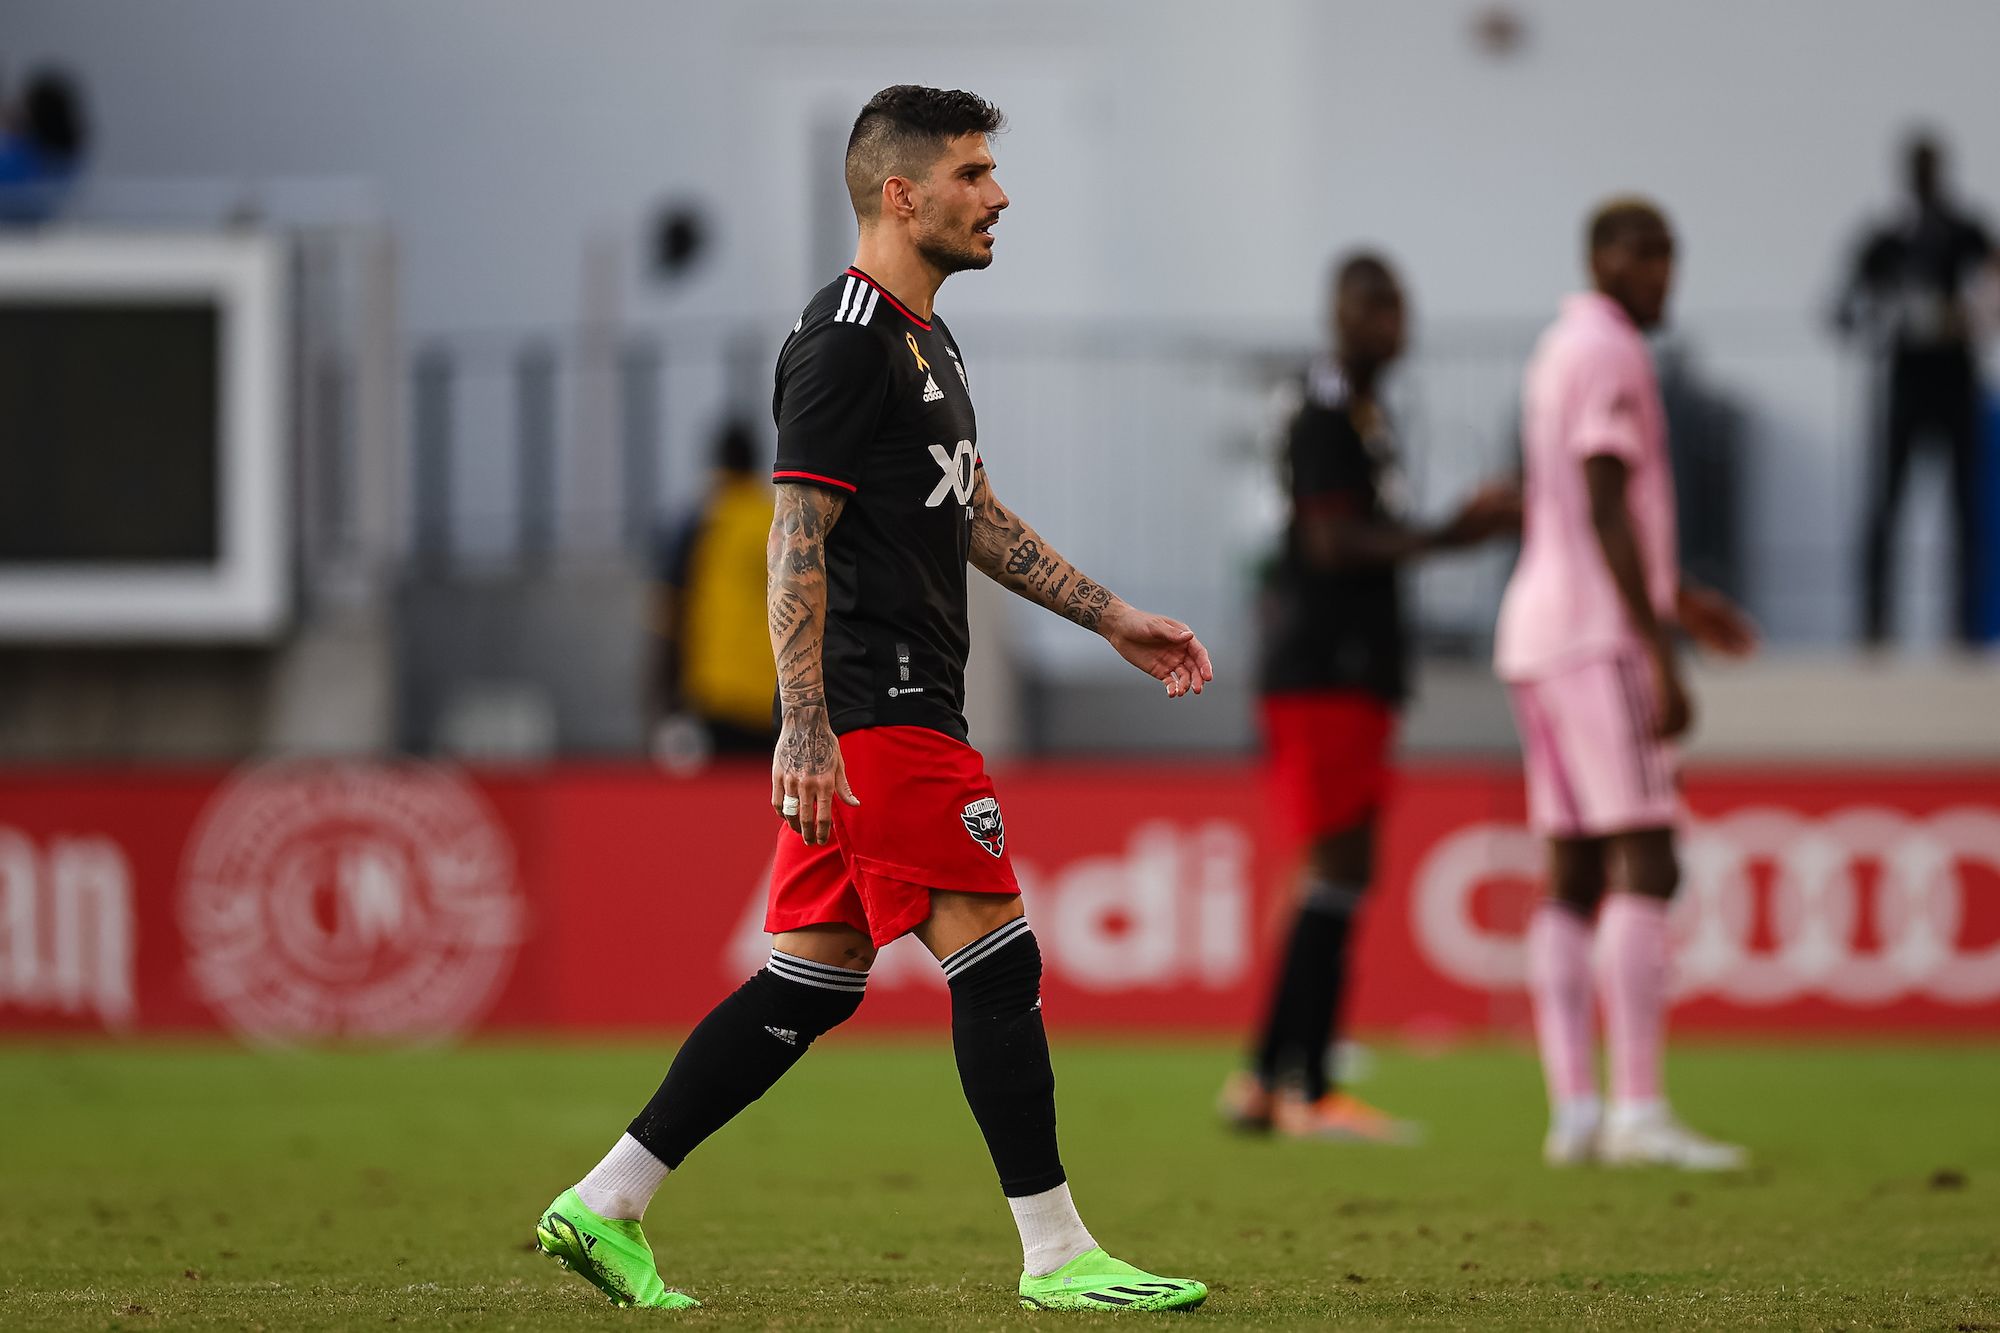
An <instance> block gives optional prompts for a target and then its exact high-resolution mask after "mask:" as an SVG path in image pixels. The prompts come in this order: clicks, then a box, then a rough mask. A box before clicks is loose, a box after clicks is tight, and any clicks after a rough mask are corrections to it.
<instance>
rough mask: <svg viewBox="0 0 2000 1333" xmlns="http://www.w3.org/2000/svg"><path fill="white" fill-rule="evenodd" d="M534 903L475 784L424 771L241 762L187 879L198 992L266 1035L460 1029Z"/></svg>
mask: <svg viewBox="0 0 2000 1333" xmlns="http://www.w3.org/2000/svg"><path fill="white" fill-rule="evenodd" d="M525 906H526V905H525V902H524V900H523V899H522V897H521V894H520V891H519V888H518V886H517V884H516V882H515V869H514V851H513V847H512V846H511V845H510V843H509V841H508V838H507V834H506V831H505V830H504V829H503V828H502V827H501V826H500V824H499V822H498V821H497V820H496V819H495V818H494V816H493V814H492V812H491V811H490V810H489V809H488V807H487V805H486V803H485V801H484V800H483V799H482V798H481V797H480V794H479V792H478V791H477V790H475V789H474V788H473V787H472V785H471V784H470V783H468V782H467V781H466V780H465V779H464V778H462V777H461V776H459V775H458V774H456V773H454V772H452V771H451V770H448V769H444V768H439V767H435V766H433V765H428V764H420V763H398V764H388V765H384V764H366V763H354V762H337V761H279V762H275V763H268V764H259V765H256V766H253V767H250V768H246V769H244V770H242V771H241V772H239V773H238V774H237V775H236V776H235V777H233V778H232V779H230V781H228V782H227V783H225V784H224V785H223V787H222V788H221V790H219V791H218V792H217V793H216V795H215V797H214V799H213V800H211V801H210V803H209V806H208V809H207V811H206V812H205V813H204V815H203V817H202V820H201V823H200V825H199V826H198V827H197V828H196V830H195V834H194V837H193V839H192V841H191V842H190V845H189V851H188V854H187V860H186V863H185V865H184V867H183V870H182V875H181V901H180V919H181V928H182V931H183V933H184V934H185V935H186V937H187V946H188V970H189V975H190V977H191V979H192V982H193V985H194V989H195V992H196V994H198V995H199V996H201V998H202V999H203V1000H205V1001H206V1002H207V1003H208V1004H209V1005H210V1006H212V1007H213V1008H214V1009H215V1011H216V1013H217V1014H219V1015H220V1016H221V1017H222V1019H223V1021H224V1022H225V1023H227V1024H228V1025H229V1026H230V1027H231V1028H233V1029H235V1030H236V1031H237V1032H238V1033H239V1034H241V1035H243V1036H245V1037H248V1038H250V1039H253V1040H257V1041H270V1042H288V1041H311V1040H320V1039H328V1038H337V1037H356V1038H374V1039H396V1038H404V1039H408V1038H439V1037H445V1036H450V1035H452V1034H453V1033H457V1032H461V1031H463V1030H465V1029H466V1028H467V1027H469V1026H470V1025H471V1024H473V1023H474V1022H476V1021H477V1020H478V1019H479V1017H480V1016H481V1015H482V1014H483V1013H484V1012H485V1011H486V1008H487V1006H488V1005H489V1004H490V1003H491V1002H492V1000H493V997H494V996H495V995H496V994H497V993H498V992H499V989H500V986H501V984H502V983H503V982H504V981H505V980H506V977H507V974H508V971H509V970H510V969H511V967H512V965H513V961H514V953H515V950H516V948H517V947H518V945H519V943H520V939H521V933H522V924H523V918H524V915H525Z"/></svg>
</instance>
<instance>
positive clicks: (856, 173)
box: [847, 83, 1007, 219]
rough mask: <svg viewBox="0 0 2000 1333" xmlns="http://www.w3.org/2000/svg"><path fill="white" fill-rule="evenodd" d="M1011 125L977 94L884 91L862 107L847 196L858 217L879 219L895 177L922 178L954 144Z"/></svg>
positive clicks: (906, 88) (850, 144) (899, 87)
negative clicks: (967, 136) (886, 188)
mask: <svg viewBox="0 0 2000 1333" xmlns="http://www.w3.org/2000/svg"><path fill="white" fill-rule="evenodd" d="M1006 124H1007V118H1006V117H1005V116H1003V115H1001V114H1000V108H999V107H997V106H994V105H993V104H992V103H991V102H989V101H987V100H986V99H985V98H983V97H980V96H978V95H976V94H974V93H968V92H964V91H962V90H960V89H956V88H953V89H950V90H946V89H943V88H925V87H922V86H920V85H918V84H914V83H899V84H896V85H894V86H893V87H889V88H884V89H883V90H882V91H881V92H879V93H876V94H875V95H874V96H873V97H871V98H869V99H868V105H867V106H864V107H862V108H861V114H860V115H858V116H856V117H855V118H854V129H853V131H852V132H850V133H849V134H848V136H847V197H848V198H849V199H851V200H853V201H854V215H855V216H856V217H858V218H864V219H865V218H871V217H874V216H875V214H876V212H877V211H878V210H879V209H880V208H881V203H882V182H883V181H885V180H888V179H889V177H891V176H907V177H911V178H916V177H920V176H922V175H923V174H924V173H926V172H927V171H929V170H930V166H931V163H933V162H935V161H937V159H938V155H939V154H940V153H942V152H943V151H944V149H945V145H946V144H948V143H950V142H951V141H952V140H953V139H956V138H958V137H959V136H961V135H965V134H998V133H999V132H1000V131H1001V130H1002V129H1003V128H1005V127H1006Z"/></svg>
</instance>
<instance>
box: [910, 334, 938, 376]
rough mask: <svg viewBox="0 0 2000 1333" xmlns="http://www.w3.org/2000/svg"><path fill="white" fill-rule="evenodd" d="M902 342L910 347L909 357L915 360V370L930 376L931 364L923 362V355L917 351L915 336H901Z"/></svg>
mask: <svg viewBox="0 0 2000 1333" xmlns="http://www.w3.org/2000/svg"><path fill="white" fill-rule="evenodd" d="M903 341H904V342H906V343H908V344H909V345H910V355H911V356H914V357H915V358H917V369H918V370H921V371H923V372H924V374H926V375H928V374H930V373H931V363H930V362H928V361H926V360H924V354H923V353H922V352H920V351H918V350H917V335H916V334H914V333H906V334H904V335H903Z"/></svg>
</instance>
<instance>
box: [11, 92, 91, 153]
mask: <svg viewBox="0 0 2000 1333" xmlns="http://www.w3.org/2000/svg"><path fill="white" fill-rule="evenodd" d="M20 115H21V123H22V128H23V129H24V130H26V132H27V137H28V138H29V140H31V141H32V142H33V143H34V145H35V147H36V148H39V149H40V150H41V151H42V152H44V153H47V154H48V155H49V156H50V157H53V158H58V159H61V160H64V161H67V160H69V159H71V158H76V157H81V156H82V155H83V151H84V148H85V147H86V146H87V144H88V143H89V139H90V127H89V124H88V123H87V122H86V120H85V119H84V114H83V94H82V92H81V91H80V90H79V89H78V88H77V85H76V81H75V80H74V79H72V78H70V77H69V75H67V74H65V73H63V72H62V71H61V70H56V69H45V70H38V71H36V72H35V74H34V75H33V76H32V77H30V78H29V80H28V86H27V88H26V89H25V90H24V91H23V92H22V94H21V112H20Z"/></svg>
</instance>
